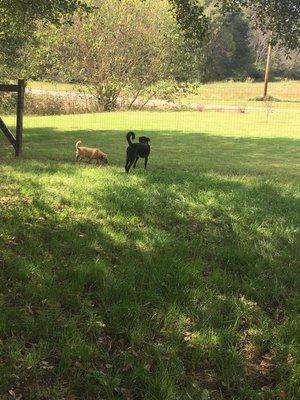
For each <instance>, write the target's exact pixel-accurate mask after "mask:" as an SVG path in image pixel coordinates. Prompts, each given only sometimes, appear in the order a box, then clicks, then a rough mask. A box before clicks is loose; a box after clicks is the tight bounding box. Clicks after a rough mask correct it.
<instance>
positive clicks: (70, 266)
mask: <svg viewBox="0 0 300 400" xmlns="http://www.w3.org/2000/svg"><path fill="white" fill-rule="evenodd" d="M244 117H245V118H244ZM243 118H244V119H243ZM251 118H252V120H251ZM262 118H263V117H262V116H257V115H254V116H253V115H252V116H247V115H246V116H244V115H234V116H230V115H223V114H222V115H221V114H217V113H206V114H199V113H149V112H148V113H146V112H145V113H115V114H98V115H89V116H87V115H85V116H68V117H65V116H64V117H44V118H27V119H26V121H25V122H26V124H25V125H26V126H27V129H26V132H25V133H26V135H25V149H24V150H25V152H24V156H23V158H22V159H20V160H16V159H14V158H12V157H11V156H10V153H9V152H8V151H7V150H8V148H6V147H3V145H2V144H3V140H2V138H1V139H0V140H1V148H0V186H1V194H0V207H1V208H0V224H1V225H0V285H1V295H0V307H1V309H0V340H1V341H0V344H1V350H0V398H1V399H2V398H3V399H9V398H14V397H15V398H20V397H18V396H20V395H21V396H22V398H24V399H59V400H61V399H72V400H74V399H126V400H129V399H149V400H150V399H151V400H152V399H168V400H171V399H172V400H173V399H174V400H175V399H176V400H177V399H245V400H248V399H280V398H287V399H297V398H299V369H297V363H299V337H300V328H299V322H300V320H299V305H300V301H299V287H300V285H299V258H300V257H299V256H300V254H299V225H300V200H299V136H300V134H299V124H298V125H297V124H296V122H295V121H288V119H286V120H282V118H285V117H283V116H275V115H274V116H273V117H272V118H273V120H271V122H270V123H268V124H266V123H265V122H263V120H262ZM279 118H281V119H279ZM8 121H9V122H11V120H9V119H8ZM293 124H294V125H293ZM262 127H263V128H262ZM283 127H285V132H284V134H282V131H283ZM127 129H136V130H137V133H138V134H141V135H142V134H143V135H144V134H145V135H147V136H150V137H151V143H152V154H151V156H150V160H149V170H148V171H147V172H145V171H144V170H143V169H142V163H141V164H140V165H138V168H137V169H136V170H135V171H132V172H131V173H130V174H129V175H126V174H125V173H124V172H123V164H124V153H125V148H126V143H125V131H126V130H127ZM297 129H298V130H297ZM78 139H81V140H82V141H83V143H84V144H87V145H91V146H92V145H97V146H99V147H100V148H102V149H103V150H104V151H107V152H108V154H109V155H110V160H111V165H110V166H109V167H107V168H97V167H94V166H90V165H85V164H83V165H80V166H79V165H75V163H74V143H75V142H76V140H78ZM9 151H10V150H9Z"/></svg>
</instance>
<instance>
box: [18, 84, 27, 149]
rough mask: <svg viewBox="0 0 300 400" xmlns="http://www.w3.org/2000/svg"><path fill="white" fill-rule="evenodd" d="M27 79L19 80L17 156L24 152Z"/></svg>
mask: <svg viewBox="0 0 300 400" xmlns="http://www.w3.org/2000/svg"><path fill="white" fill-rule="evenodd" d="M24 95H25V80H24V79H19V80H18V105H17V128H16V157H18V156H19V155H20V154H21V153H22V141H23V114H24Z"/></svg>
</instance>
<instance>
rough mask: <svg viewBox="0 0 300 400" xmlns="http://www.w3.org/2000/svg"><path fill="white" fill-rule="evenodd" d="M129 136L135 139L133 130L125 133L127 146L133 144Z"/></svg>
mask: <svg viewBox="0 0 300 400" xmlns="http://www.w3.org/2000/svg"><path fill="white" fill-rule="evenodd" d="M131 138H132V139H133V140H134V139H135V134H134V132H128V133H127V135H126V139H127V142H128V144H129V146H133V143H132V141H131Z"/></svg>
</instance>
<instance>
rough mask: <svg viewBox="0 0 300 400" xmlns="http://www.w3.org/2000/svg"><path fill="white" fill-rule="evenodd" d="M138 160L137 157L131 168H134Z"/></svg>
mask: <svg viewBox="0 0 300 400" xmlns="http://www.w3.org/2000/svg"><path fill="white" fill-rule="evenodd" d="M138 160H139V157H137V158H136V159H135V162H134V164H133V168H135V167H136V163H137V162H138Z"/></svg>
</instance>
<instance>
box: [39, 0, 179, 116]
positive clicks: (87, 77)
mask: <svg viewBox="0 0 300 400" xmlns="http://www.w3.org/2000/svg"><path fill="white" fill-rule="evenodd" d="M95 5H96V6H97V7H96V8H95V11H94V12H93V13H92V14H91V15H88V16H87V17H86V18H82V17H80V16H76V17H75V19H74V23H73V25H70V26H64V27H62V28H61V29H60V30H56V29H55V28H54V29H53V28H52V32H51V28H50V30H47V31H46V32H43V31H41V33H39V35H40V36H41V42H40V44H39V48H40V49H42V48H44V50H45V51H41V52H40V61H41V67H42V70H43V71H44V72H45V70H46V69H47V68H48V66H47V65H46V64H47V63H48V60H51V65H50V72H51V74H52V76H51V78H52V79H54V80H55V79H56V80H57V79H62V80H64V81H73V82H76V83H81V84H83V85H84V87H85V88H88V89H89V91H90V93H92V94H94V95H95V96H96V98H97V100H98V103H99V105H100V106H101V108H102V109H103V110H106V111H108V110H113V109H114V108H115V107H116V103H117V99H118V97H119V96H120V93H121V91H123V92H124V90H126V89H128V88H130V90H131V91H135V92H136V93H137V94H140V93H141V91H142V90H143V89H145V87H147V86H149V85H151V84H153V83H156V82H157V81H159V80H162V79H167V78H169V77H170V71H171V68H170V67H169V66H170V64H171V58H172V57H171V54H172V52H173V51H174V50H173V45H174V37H173V35H172V32H173V31H172V27H173V28H174V27H176V23H175V22H174V21H173V19H172V17H171V16H170V13H169V12H168V6H167V3H166V2H162V1H161V0H158V1H155V0H145V1H144V2H140V1H139V0H137V1H134V0H133V1H126V2H125V1H123V2H120V1H119V0H107V1H105V2H102V1H100V0H95ZM54 73H57V76H55V75H54ZM43 75H44V74H43Z"/></svg>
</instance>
